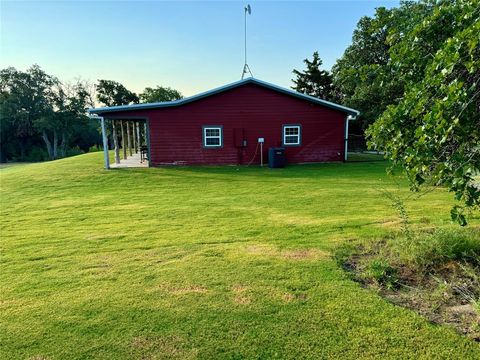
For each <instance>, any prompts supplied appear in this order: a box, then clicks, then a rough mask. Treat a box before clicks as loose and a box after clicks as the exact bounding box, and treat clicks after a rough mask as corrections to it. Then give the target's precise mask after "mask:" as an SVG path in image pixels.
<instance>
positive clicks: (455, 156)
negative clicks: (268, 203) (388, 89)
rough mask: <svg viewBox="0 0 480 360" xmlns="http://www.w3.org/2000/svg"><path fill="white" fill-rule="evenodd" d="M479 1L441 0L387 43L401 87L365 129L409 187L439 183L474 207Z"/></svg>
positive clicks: (477, 192) (479, 203)
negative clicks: (399, 95)
mask: <svg viewBox="0 0 480 360" xmlns="http://www.w3.org/2000/svg"><path fill="white" fill-rule="evenodd" d="M479 19H480V6H479V3H478V1H456V2H450V1H442V2H439V3H437V4H436V5H435V6H434V8H433V11H432V13H431V14H430V15H429V16H427V17H425V18H424V19H422V21H419V22H418V23H417V25H416V26H415V27H413V28H412V29H411V30H410V31H409V32H407V33H404V34H403V35H402V36H401V37H400V38H399V39H398V42H397V43H396V44H395V45H394V46H392V48H391V49H390V55H391V59H392V68H393V69H394V71H395V74H396V76H397V77H400V76H401V77H402V81H403V82H404V83H405V92H404V94H403V95H402V98H401V99H400V100H399V101H398V102H397V103H395V104H392V105H390V106H388V108H387V110H386V111H385V112H384V113H383V114H382V116H381V117H380V118H379V120H377V121H376V122H375V123H374V124H373V125H372V126H371V127H370V128H369V129H368V131H367V135H368V137H369V144H370V146H372V147H375V148H376V149H380V150H383V151H385V154H386V156H387V157H388V158H390V159H391V160H392V161H393V166H395V165H401V166H402V167H403V168H404V169H405V170H406V173H407V176H408V178H409V180H410V183H411V185H412V189H413V190H418V189H419V187H420V186H421V185H422V184H424V183H427V184H434V185H444V186H446V187H447V188H448V189H449V190H450V191H452V192H454V193H455V198H456V199H457V200H459V201H460V202H461V204H462V205H456V206H455V207H453V208H452V212H451V215H452V218H453V219H455V220H457V221H458V222H459V223H460V224H462V225H465V224H466V217H465V212H466V211H467V210H474V209H479V208H480V189H479V187H478V184H476V183H475V177H476V176H478V175H479V174H480V112H479V109H480V89H479V86H480V37H479V36H478V34H480V21H479Z"/></svg>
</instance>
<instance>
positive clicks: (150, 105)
mask: <svg viewBox="0 0 480 360" xmlns="http://www.w3.org/2000/svg"><path fill="white" fill-rule="evenodd" d="M245 84H256V85H259V86H262V87H265V88H267V89H271V90H274V91H277V92H280V93H284V94H287V95H290V96H294V97H297V98H299V99H303V100H307V101H310V102H312V103H315V104H319V105H323V106H326V107H329V108H331V109H335V110H339V111H342V112H344V113H347V114H349V115H352V116H353V117H356V116H358V115H359V114H360V112H359V111H357V110H354V109H351V108H348V107H346V106H343V105H339V104H335V103H333V102H330V101H327V100H322V99H318V98H316V97H313V96H310V95H305V94H302V93H299V92H297V91H293V90H290V89H286V88H283V87H280V86H277V85H274V84H271V83H268V82H266V81H262V80H258V79H255V78H253V77H251V78H247V79H243V80H239V81H235V82H233V83H230V84H227V85H224V86H221V87H218V88H215V89H212V90H209V91H205V92H203V93H200V94H197V95H193V96H190V97H186V98H184V99H180V100H175V101H165V102H156V103H148V104H133V105H120V106H108V107H100V108H91V109H88V112H89V113H90V114H101V113H110V112H117V111H131V110H146V109H156V108H163V107H173V106H181V105H184V104H188V103H190V102H192V101H197V100H200V99H203V98H205V97H208V96H211V95H215V94H218V93H221V92H224V91H227V90H230V89H234V88H236V87H239V86H242V85H245Z"/></svg>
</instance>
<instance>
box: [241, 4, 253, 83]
mask: <svg viewBox="0 0 480 360" xmlns="http://www.w3.org/2000/svg"><path fill="white" fill-rule="evenodd" d="M247 13H248V15H250V14H251V13H252V8H251V7H250V5H247V6H245V64H244V65H243V71H242V80H243V78H244V77H245V75H246V74H250V76H251V77H253V74H252V71H251V70H250V66H248V63H247Z"/></svg>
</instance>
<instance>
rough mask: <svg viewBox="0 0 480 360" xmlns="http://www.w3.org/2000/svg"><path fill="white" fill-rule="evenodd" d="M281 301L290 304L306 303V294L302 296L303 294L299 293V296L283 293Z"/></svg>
mask: <svg viewBox="0 0 480 360" xmlns="http://www.w3.org/2000/svg"><path fill="white" fill-rule="evenodd" d="M282 300H283V301H284V302H286V303H291V302H294V301H306V300H307V294H304V293H299V294H291V293H285V294H283V296H282Z"/></svg>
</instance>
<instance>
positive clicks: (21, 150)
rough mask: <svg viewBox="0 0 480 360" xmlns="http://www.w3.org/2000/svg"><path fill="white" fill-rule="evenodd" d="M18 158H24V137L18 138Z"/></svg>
mask: <svg viewBox="0 0 480 360" xmlns="http://www.w3.org/2000/svg"><path fill="white" fill-rule="evenodd" d="M20 159H21V160H22V161H24V160H25V139H24V138H21V139H20Z"/></svg>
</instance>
